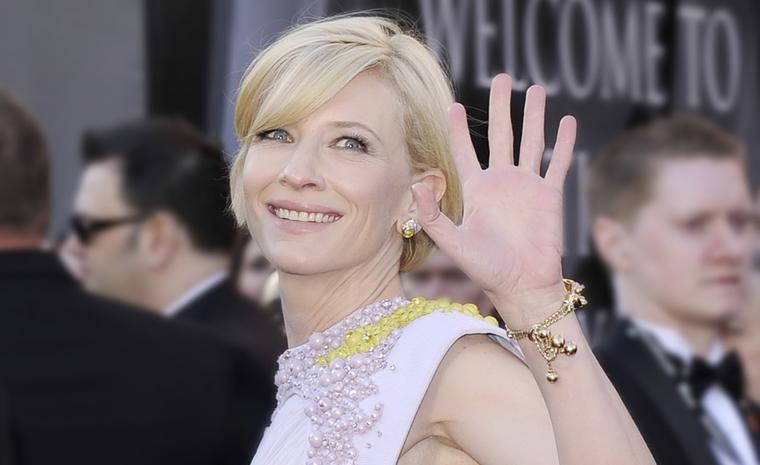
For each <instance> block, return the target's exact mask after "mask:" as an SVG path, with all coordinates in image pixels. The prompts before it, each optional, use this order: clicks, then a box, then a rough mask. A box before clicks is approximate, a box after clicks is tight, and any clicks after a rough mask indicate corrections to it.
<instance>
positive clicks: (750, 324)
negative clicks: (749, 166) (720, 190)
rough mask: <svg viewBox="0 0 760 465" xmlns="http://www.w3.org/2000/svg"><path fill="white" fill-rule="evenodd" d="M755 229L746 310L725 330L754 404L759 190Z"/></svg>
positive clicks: (759, 349)
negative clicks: (753, 260)
mask: <svg viewBox="0 0 760 465" xmlns="http://www.w3.org/2000/svg"><path fill="white" fill-rule="evenodd" d="M755 230H756V231H757V237H758V241H757V248H756V249H755V270H754V273H753V276H752V284H751V285H750V289H751V290H750V293H751V298H750V302H749V306H748V311H747V312H746V316H745V317H744V318H742V319H740V320H739V321H738V322H737V323H736V324H735V325H732V328H731V330H730V331H728V332H727V341H728V344H729V345H730V346H731V347H733V348H735V349H736V351H737V352H738V353H739V355H740V356H741V359H742V360H743V361H744V367H745V369H746V377H747V393H748V394H749V396H750V397H751V398H752V400H753V401H754V402H755V403H756V404H760V336H758V330H759V329H760V190H758V192H757V196H756V201H755Z"/></svg>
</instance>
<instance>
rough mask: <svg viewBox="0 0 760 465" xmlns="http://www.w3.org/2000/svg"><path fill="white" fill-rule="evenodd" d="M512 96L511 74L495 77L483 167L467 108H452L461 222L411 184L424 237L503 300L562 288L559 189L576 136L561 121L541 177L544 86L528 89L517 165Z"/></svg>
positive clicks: (570, 124) (571, 125)
mask: <svg viewBox="0 0 760 465" xmlns="http://www.w3.org/2000/svg"><path fill="white" fill-rule="evenodd" d="M511 91H512V80H511V78H510V77H509V76H507V75H506V74H500V75H498V76H496V77H495V78H494V80H493V83H492V86H491V95H490V102H489V112H488V113H489V115H488V145H489V167H488V168H487V169H485V170H484V169H481V167H480V164H479V163H478V158H477V155H476V153H475V150H474V148H473V146H472V141H471V139H470V134H469V130H468V127H467V116H466V113H465V110H464V107H462V105H460V104H454V105H452V107H451V110H450V111H449V131H450V139H451V150H452V154H453V156H454V160H455V162H456V166H457V169H458V171H459V175H460V178H461V181H462V191H463V196H464V217H463V219H462V223H461V224H460V225H456V224H454V223H453V222H452V221H451V220H450V219H449V218H447V217H446V216H445V215H444V214H443V213H441V212H440V210H439V209H438V206H437V204H436V202H435V198H434V196H433V194H432V192H431V191H430V190H429V189H428V188H427V187H426V186H424V185H422V184H417V185H415V186H414V187H413V191H414V195H415V198H416V199H417V202H418V205H419V210H420V218H419V220H420V223H421V224H422V227H423V229H424V230H425V232H427V234H428V235H429V236H430V237H431V238H432V239H433V240H434V241H435V242H436V244H437V245H438V247H440V248H441V250H443V251H444V252H445V253H446V254H448V255H449V256H450V257H451V258H452V259H453V260H454V261H455V262H456V263H457V264H458V265H459V267H460V268H461V269H462V270H463V271H464V272H465V273H467V274H468V275H469V276H470V277H471V278H472V279H473V280H475V281H476V282H477V283H478V284H479V285H480V286H481V287H482V288H483V289H484V290H485V291H486V292H487V293H488V294H489V296H491V297H492V298H499V299H506V300H507V301H509V300H513V299H512V297H514V296H520V295H529V294H531V293H536V292H541V291H542V290H547V289H549V290H550V289H557V288H561V287H562V281H561V279H562V269H561V260H560V259H561V253H562V192H563V184H564V181H565V177H566V175H567V171H568V167H569V166H570V161H571V158H572V151H573V145H574V143H575V132H576V123H575V119H574V118H572V117H569V116H566V117H564V118H563V119H562V121H561V122H560V125H559V130H558V134H557V142H556V145H555V147H554V151H553V155H552V158H551V162H550V164H549V167H548V169H547V171H546V175H545V176H544V177H542V176H541V175H540V172H539V170H540V166H541V158H542V156H543V153H544V108H545V102H546V95H545V92H544V90H543V89H542V88H541V87H538V86H533V87H531V88H530V89H528V91H527V95H526V100H525V114H524V123H523V135H522V140H521V144H520V157H519V164H518V165H515V163H514V157H513V135H512V121H511V115H510V95H511ZM503 316H505V318H507V316H506V315H503Z"/></svg>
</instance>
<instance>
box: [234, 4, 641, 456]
mask: <svg viewBox="0 0 760 465" xmlns="http://www.w3.org/2000/svg"><path fill="white" fill-rule="evenodd" d="M510 87H511V81H510V78H509V77H508V76H506V75H499V76H497V77H496V78H495V79H494V82H493V85H492V89H491V101H490V108H489V123H490V124H489V145H490V154H489V157H490V166H489V168H488V169H486V170H482V169H481V168H480V166H479V164H478V162H477V158H476V156H475V153H474V151H473V148H472V145H471V142H470V140H469V134H468V130H467V122H466V116H465V111H464V108H463V107H462V106H461V105H459V104H454V103H453V94H452V90H451V85H450V83H449V80H448V79H447V77H446V75H445V73H444V72H443V71H442V69H441V67H440V65H439V64H438V62H437V61H436V59H435V58H434V56H433V55H432V54H431V53H430V52H429V50H428V49H426V48H425V46H424V45H422V43H421V42H420V41H419V40H417V39H416V38H415V37H414V35H413V34H411V33H408V32H405V31H403V30H402V29H401V28H400V27H399V26H398V25H397V24H395V23H394V22H392V21H389V20H386V19H381V18H375V17H361V16H350V17H338V18H328V19H326V20H323V21H319V22H316V23H311V24H307V25H304V26H300V27H297V28H295V29H293V30H291V31H289V32H287V33H285V34H284V35H283V36H282V37H281V38H280V39H279V40H277V41H276V42H274V43H273V44H272V45H271V46H269V47H268V48H267V49H265V50H264V51H263V52H261V53H260V54H259V55H258V56H257V58H256V59H255V60H254V61H253V63H252V64H251V66H250V67H249V69H248V70H247V72H246V74H245V76H244V78H243V81H242V83H241V88H240V92H239V96H238V100H237V108H236V130H237V133H238V136H239V137H240V140H241V150H240V153H239V154H238V156H237V158H236V160H235V163H234V165H233V168H232V173H231V185H232V190H233V208H234V210H235V212H236V214H237V216H238V218H239V220H240V221H241V222H245V223H246V224H247V226H248V228H249V229H250V230H251V232H252V234H253V235H254V237H255V238H256V241H257V242H258V243H259V244H260V245H261V248H262V250H263V252H264V254H265V255H266V257H267V258H268V259H269V260H270V261H271V262H272V263H273V264H274V266H275V267H276V268H277V270H278V272H279V278H280V289H281V296H282V305H283V311H284V320H285V326H286V332H287V337H288V344H289V347H290V348H289V349H288V350H287V351H286V352H285V353H284V354H283V355H282V356H281V357H280V360H279V371H278V373H277V376H276V379H275V383H276V384H277V387H278V406H277V409H276V411H275V412H274V414H273V417H272V424H271V426H270V427H269V429H268V430H267V432H266V434H265V436H264V438H263V440H262V442H261V444H260V446H259V450H258V451H257V453H256V455H255V457H254V459H253V463H254V464H256V465H259V464H266V465H295V464H322V465H326V464H394V463H400V464H449V463H458V464H459V463H461V464H468V463H479V464H484V465H490V464H494V465H496V464H505V463H515V464H522V465H526V464H537V465H538V464H541V465H546V464H563V465H593V464H605V465H606V464H609V463H617V464H647V465H648V464H653V461H652V459H651V457H650V454H649V451H648V450H647V448H646V446H645V444H644V443H643V441H642V439H641V437H640V435H639V433H638V431H637V430H636V428H635V426H634V425H633V423H632V422H631V419H630V418H629V416H628V413H627V412H626V410H625V408H624V407H623V405H622V403H621V402H620V399H619V398H618V395H617V393H616V392H615V391H614V390H613V388H612V387H611V385H610V384H609V382H608V380H607V378H606V377H605V375H604V373H603V372H602V371H601V370H600V368H599V366H598V364H597V362H596V360H595V359H594V357H593V355H592V353H591V351H590V350H589V347H588V345H587V343H586V341H585V340H584V338H583V335H582V333H581V331H580V328H579V326H578V322H577V319H576V317H575V315H574V313H573V312H572V311H571V310H572V305H573V303H574V302H576V301H580V297H578V296H577V295H576V292H577V288H574V287H570V286H569V284H568V285H567V287H566V285H565V284H564V283H563V280H562V270H561V265H560V253H561V249H562V244H561V238H562V185H563V181H564V178H565V175H566V172H567V169H568V166H569V165H570V159H571V152H572V147H573V143H574V139H575V121H574V120H573V119H572V118H569V117H568V118H564V119H563V120H562V122H561V123H560V127H559V132H558V137H557V144H556V146H555V147H554V152H553V153H554V155H553V157H552V160H551V164H550V165H549V168H548V171H547V173H546V175H545V176H543V177H542V176H540V175H539V166H540V159H541V155H542V154H543V150H544V135H543V125H544V100H545V94H544V91H543V90H542V89H541V88H539V87H533V88H531V89H530V90H529V91H528V94H527V100H526V108H525V120H524V133H523V138H522V143H521V148H520V156H519V164H517V165H515V164H514V163H513V154H512V150H511V148H512V132H511V121H510V114H509V108H510V106H509V98H510V91H511V89H510ZM434 243H435V245H437V246H438V247H440V248H441V249H442V250H443V251H444V252H446V253H447V254H448V255H450V256H451V257H452V258H453V259H454V260H455V261H456V263H457V265H458V266H459V267H461V269H462V270H464V271H465V272H466V273H467V274H468V275H469V276H470V277H471V278H472V279H473V280H475V281H476V282H477V283H478V284H479V285H480V286H482V288H483V289H484V290H485V291H486V292H487V294H488V297H489V298H490V300H491V301H492V302H493V303H494V305H495V306H496V308H497V309H498V311H499V313H500V315H501V316H502V317H503V318H504V320H505V321H506V322H507V325H508V326H509V327H510V328H513V329H515V330H524V329H528V328H530V327H531V325H534V324H537V323H541V324H542V325H543V326H541V328H542V330H541V331H540V332H541V334H538V332H534V333H532V334H531V337H530V338H528V337H523V336H525V335H526V334H527V332H518V333H515V334H513V339H512V340H510V339H508V338H507V334H506V333H505V332H504V331H503V330H500V329H499V328H498V327H497V326H494V325H492V324H491V322H488V321H485V320H483V319H482V317H481V318H478V316H477V311H476V310H475V309H473V308H471V307H469V306H462V305H457V304H453V303H450V302H447V301H445V300H440V301H423V300H421V299H412V301H409V300H407V299H406V297H405V296H404V295H403V290H402V286H401V281H400V278H399V272H400V271H403V270H407V269H409V268H411V267H412V266H414V264H415V263H418V262H419V261H420V260H422V259H423V258H424V257H425V256H427V255H428V254H429V253H430V252H431V251H432V250H433V248H434ZM565 300H567V302H568V303H569V305H570V306H568V304H565V303H563V302H564V301H565ZM550 315H554V320H556V321H553V320H552V319H551V318H550V319H549V320H547V317H549V316H550ZM549 336H553V337H551V339H552V340H551V341H549V340H548V339H547V337H549ZM560 339H562V340H560ZM572 341H574V343H573V342H572ZM541 344H543V345H542V346H541V347H543V349H542V352H540V351H539V350H538V347H539V346H540V345H541ZM547 344H548V345H547ZM552 344H553V345H552ZM552 351H553V352H552ZM576 352H577V353H576ZM548 353H553V354H554V357H549V356H547V354H548ZM573 353H575V355H570V354H573ZM523 354H524V355H523ZM548 359H550V360H548ZM549 362H551V363H549ZM558 378H559V379H558Z"/></svg>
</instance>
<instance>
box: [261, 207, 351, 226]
mask: <svg viewBox="0 0 760 465" xmlns="http://www.w3.org/2000/svg"><path fill="white" fill-rule="evenodd" d="M274 214H275V215H277V217H278V218H283V219H286V220H292V221H303V222H305V223H333V222H335V221H336V220H337V219H338V218H339V217H338V216H336V215H327V214H325V213H313V212H311V213H309V212H301V211H297V210H288V209H286V208H275V209H274Z"/></svg>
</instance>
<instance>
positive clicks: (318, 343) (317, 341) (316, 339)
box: [309, 333, 325, 350]
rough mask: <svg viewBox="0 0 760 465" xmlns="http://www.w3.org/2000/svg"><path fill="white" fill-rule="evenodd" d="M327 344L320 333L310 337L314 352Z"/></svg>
mask: <svg viewBox="0 0 760 465" xmlns="http://www.w3.org/2000/svg"><path fill="white" fill-rule="evenodd" d="M324 344H325V338H324V337H322V335H321V334H319V333H314V334H312V335H311V336H309V345H310V346H311V348H312V349H314V350H319V349H321V348H322V346H323V345H324Z"/></svg>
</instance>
